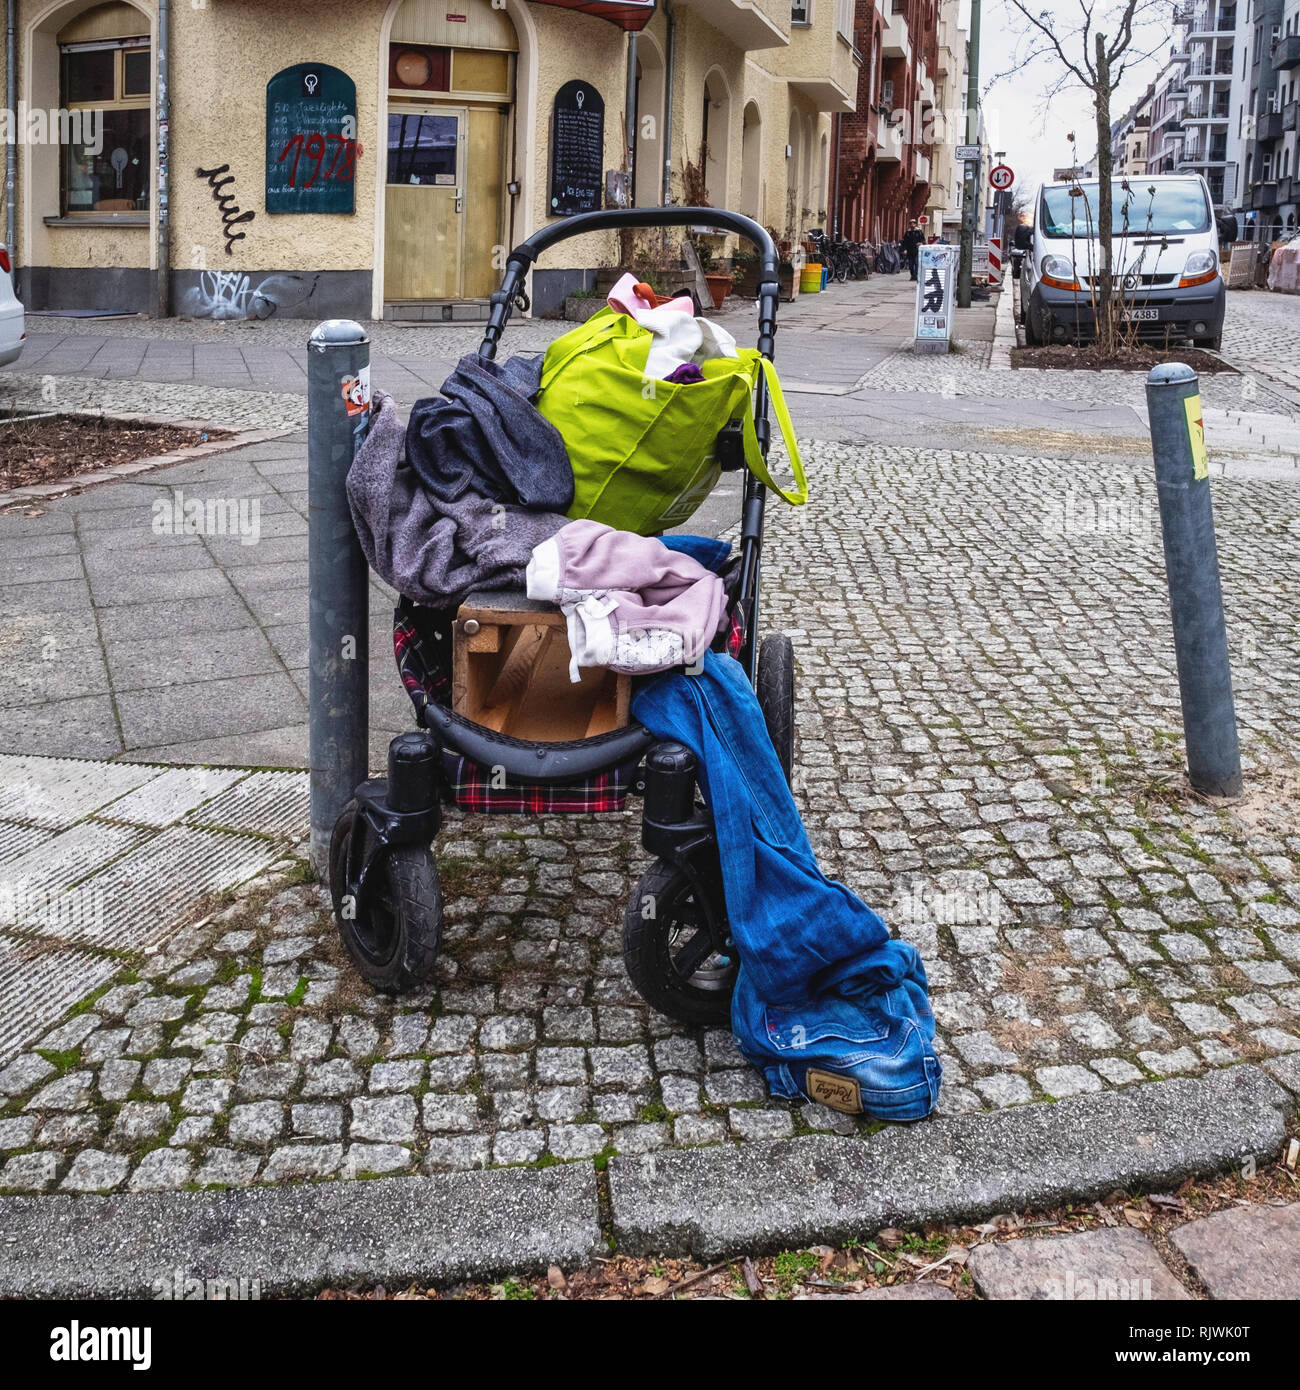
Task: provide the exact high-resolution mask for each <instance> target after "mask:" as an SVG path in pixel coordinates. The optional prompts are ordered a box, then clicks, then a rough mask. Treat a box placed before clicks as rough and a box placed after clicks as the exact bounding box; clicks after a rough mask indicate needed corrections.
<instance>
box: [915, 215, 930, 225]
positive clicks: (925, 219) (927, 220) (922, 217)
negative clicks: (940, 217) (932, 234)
mask: <svg viewBox="0 0 1300 1390" xmlns="http://www.w3.org/2000/svg"><path fill="white" fill-rule="evenodd" d="M916 220H917V221H918V222H919V223H920V224H921V226H923V227H928V226H929V225H930V218H929V217H928V215H927V214H925V213H922V214H921V215H920V217H918V218H917V219H916Z"/></svg>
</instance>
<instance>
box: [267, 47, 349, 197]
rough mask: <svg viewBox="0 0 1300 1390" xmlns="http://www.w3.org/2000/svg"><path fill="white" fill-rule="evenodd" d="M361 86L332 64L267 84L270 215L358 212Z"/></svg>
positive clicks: (287, 72) (303, 67) (296, 70)
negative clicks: (357, 174) (358, 86)
mask: <svg viewBox="0 0 1300 1390" xmlns="http://www.w3.org/2000/svg"><path fill="white" fill-rule="evenodd" d="M360 153H361V146H360V145H359V144H358V143H357V86H356V83H355V82H353V80H352V79H351V78H350V77H349V76H348V75H347V73H345V72H340V71H339V69H338V68H332V67H330V66H329V65H328V64H327V63H298V64H297V65H296V66H294V67H291V68H285V69H284V71H283V72H277V73H276V75H275V76H274V77H273V78H272V79H271V80H270V81H269V82H268V83H267V84H266V210H267V212H353V211H355V209H356V173H357V157H358V156H359V155H360Z"/></svg>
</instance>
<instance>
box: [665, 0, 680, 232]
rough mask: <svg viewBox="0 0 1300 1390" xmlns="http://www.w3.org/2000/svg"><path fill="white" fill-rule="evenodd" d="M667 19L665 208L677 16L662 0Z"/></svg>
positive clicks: (670, 157)
mask: <svg viewBox="0 0 1300 1390" xmlns="http://www.w3.org/2000/svg"><path fill="white" fill-rule="evenodd" d="M664 14H665V15H666V16H667V18H668V43H667V52H666V53H665V55H664V131H663V136H664V182H663V200H664V204H663V205H664V207H667V206H668V205H669V203H671V202H672V200H673V66H674V60H675V58H676V56H677V16H676V14H675V13H674V12H673V7H672V4H671V2H670V0H664Z"/></svg>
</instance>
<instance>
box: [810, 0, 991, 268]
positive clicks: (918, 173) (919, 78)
mask: <svg viewBox="0 0 1300 1390" xmlns="http://www.w3.org/2000/svg"><path fill="white" fill-rule="evenodd" d="M940 6H941V0H854V7H853V27H854V46H855V48H856V50H857V52H858V55H859V57H860V60H861V65H860V67H859V68H858V80H857V90H856V93H855V102H854V109H853V110H852V112H847V113H844V114H842V115H841V116H840V117H839V119H838V122H837V131H836V148H837V151H838V159H837V165H836V168H837V173H836V209H835V210H836V227H837V229H838V231H839V232H840V234H841V235H842V236H847V237H849V238H851V239H853V240H855V241H860V240H864V239H867V240H871V241H882V240H896V239H897V238H899V237H901V236H902V234H903V232H904V231H905V230H906V228H907V225H908V223H909V221H911V219H912V218H916V217H920V216H922V215H923V214H925V213H926V210H927V207H929V206H931V205H932V200H931V185H932V183H934V182H935V181H936V178H935V166H934V159H935V151H936V146H937V145H938V146H942V145H943V144H944V143H945V142H951V140H952V139H953V136H954V135H955V134H958V133H957V132H954V131H951V130H950V129H949V128H948V127H949V125H950V122H949V121H947V120H945V119H944V113H943V112H942V111H941V109H940V107H939V104H938V103H939V87H938V86H937V85H936V84H937V82H943V83H949V82H950V81H951V78H952V76H953V72H954V64H955V54H954V51H953V46H952V45H953V40H954V39H955V37H956V33H957V31H956V29H955V26H954V28H953V29H951V30H950V31H949V46H948V48H947V50H946V52H945V51H943V50H942V49H941V45H940V41H939V36H940V18H939V16H940ZM952 18H953V20H954V21H955V6H953V7H952ZM961 47H962V48H963V49H964V44H962V45H961ZM941 67H942V73H943V75H942V77H940V76H939V73H940V69H941ZM944 90H945V91H946V90H947V88H946V87H945V89H944ZM949 197H950V193H949V190H948V189H947V188H945V190H944V209H945V215H947V214H946V210H947V208H948V207H949V206H950V204H949V202H948V199H949Z"/></svg>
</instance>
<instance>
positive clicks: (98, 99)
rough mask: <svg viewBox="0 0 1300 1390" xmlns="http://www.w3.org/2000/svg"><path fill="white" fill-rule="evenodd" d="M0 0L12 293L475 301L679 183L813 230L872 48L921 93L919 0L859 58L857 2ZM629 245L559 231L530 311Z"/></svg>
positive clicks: (52, 300)
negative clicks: (526, 257)
mask: <svg viewBox="0 0 1300 1390" xmlns="http://www.w3.org/2000/svg"><path fill="white" fill-rule="evenodd" d="M884 2H885V4H886V6H887V7H888V6H893V5H895V3H896V0H884ZM8 3H9V4H10V6H11V12H12V14H13V19H14V31H13V32H14V51H15V53H16V57H17V62H16V64H15V66H14V70H13V71H12V72H6V88H7V98H8V99H7V101H6V102H5V106H6V107H7V108H8V113H9V121H10V129H11V131H12V130H13V127H14V122H15V121H17V120H18V119H19V117H20V115H21V116H22V117H23V119H24V121H26V122H27V123H26V124H22V128H21V129H19V130H17V132H16V136H17V138H16V140H15V142H14V145H13V153H14V170H13V175H14V177H13V181H12V184H11V186H10V189H9V195H8V199H7V205H6V239H7V241H8V243H9V246H10V251H11V254H12V255H13V257H14V260H15V262H16V264H17V267H18V281H19V286H20V292H21V294H22V295H23V297H24V299H25V300H26V302H27V303H28V305H29V306H30V307H32V308H66V309H77V308H81V309H121V310H132V311H146V312H159V311H162V312H166V311H170V312H176V313H185V314H194V315H210V316H213V317H222V318H239V317H265V316H266V315H268V314H271V313H276V314H280V315H282V316H283V315H292V316H296V317H304V318H324V317H328V316H333V315H342V316H347V317H353V318H371V317H382V316H388V317H401V318H416V319H438V318H446V319H451V318H458V319H460V318H464V319H472V318H475V317H481V316H482V315H483V313H484V312H485V310H486V303H487V296H488V295H489V294H490V293H491V292H492V290H493V289H495V287H496V285H497V283H498V281H499V276H500V267H501V259H502V248H503V247H507V246H510V245H513V244H515V243H517V242H519V241H521V240H522V239H523V238H524V237H526V236H528V235H529V234H530V233H531V232H533V231H534V230H536V229H538V228H539V227H541V226H544V225H545V224H546V223H547V222H548V221H550V220H551V219H553V218H556V217H561V216H566V215H569V214H571V213H573V212H577V211H583V210H586V209H589V208H595V207H600V206H605V205H609V204H610V203H614V204H616V205H619V204H622V203H627V202H632V203H636V204H639V205H650V204H659V203H661V202H664V201H674V202H682V201H683V199H684V195H685V193H686V191H687V190H688V189H690V190H693V191H694V192H696V193H697V194H701V195H702V196H704V197H706V198H707V200H708V202H709V203H711V204H712V205H714V206H716V207H731V208H737V209H740V210H741V211H744V212H746V213H749V214H750V215H752V216H754V217H756V218H757V219H758V220H759V221H761V222H762V223H764V224H765V225H768V226H770V227H772V228H774V229H775V230H776V231H777V232H778V234H783V235H787V236H791V237H794V236H798V235H800V234H802V233H803V232H804V231H806V230H807V228H808V227H809V226H815V225H819V224H820V225H826V223H827V219H828V210H829V209H830V207H831V204H832V194H831V187H832V178H833V168H832V163H833V161H832V149H833V147H832V136H833V132H834V125H833V117H834V116H835V115H836V114H837V113H838V114H847V113H849V112H852V111H854V110H855V108H856V107H857V104H858V101H859V92H860V88H861V80H860V79H861V71H862V68H863V67H864V66H866V67H869V68H870V69H871V72H872V75H873V80H875V81H876V83H877V86H876V100H877V101H879V100H880V87H881V85H883V83H884V82H886V81H889V80H891V79H892V81H893V82H894V84H895V87H896V89H897V96H896V98H895V100H896V102H899V103H901V102H903V101H905V100H906V101H908V102H910V101H911V100H913V99H916V100H919V101H922V102H924V101H926V100H929V101H931V102H932V101H933V79H932V77H931V75H930V74H931V70H932V69H933V66H934V62H935V44H934V39H935V34H936V25H935V21H934V13H935V9H936V5H937V0H906V4H905V6H904V7H903V8H901V9H897V10H891V12H890V14H889V16H888V17H887V18H885V17H883V16H882V17H881V24H880V26H879V28H880V30H881V31H882V32H879V33H878V32H876V31H875V30H873V31H872V35H871V37H872V39H873V40H875V39H877V38H879V40H880V42H879V43H876V44H875V45H874V46H868V47H865V48H863V47H862V46H861V45H860V44H857V43H855V25H856V24H857V13H858V8H860V7H858V8H855V5H854V0H793V3H790V0H660V3H656V2H655V0H194V2H193V3H191V4H184V3H176V2H175V0H173V2H172V3H171V4H170V5H169V6H166V7H164V8H163V9H162V10H160V8H159V6H158V4H157V0H113V3H97V2H96V0H8ZM160 14H161V15H163V16H164V22H166V24H167V26H168V32H167V34H166V35H165V38H166V42H165V43H163V42H160V40H161V38H163V37H164V36H162V35H160V32H159V24H160ZM864 55H874V56H868V57H864ZM32 113H35V114H37V115H40V116H41V117H42V120H41V123H40V126H39V129H38V128H37V125H36V124H35V123H32V122H31V121H29V120H28V119H27V118H29V117H30V116H31V115H32ZM50 113H52V114H53V124H52V126H51V123H50V121H49V120H48V116H49V114H50ZM73 117H76V120H75V122H74V121H73V119H72V118H73ZM52 131H53V133H51V132H52ZM928 157H929V156H928V150H922V149H921V148H920V147H913V148H910V149H909V151H908V152H905V153H904V154H903V155H900V156H895V157H894V163H895V165H897V166H898V167H897V169H896V170H895V171H894V172H893V173H892V175H888V176H887V169H886V163H885V160H886V158H887V157H886V156H883V155H882V157H881V165H880V170H881V174H880V177H879V179H878V180H876V181H875V182H873V185H872V189H873V193H872V196H873V197H874V199H875V202H874V204H873V206H874V207H875V208H877V209H880V210H885V213H884V215H886V216H892V217H894V218H895V220H896V218H897V216H900V215H903V213H904V212H905V211H906V210H908V209H911V208H913V207H918V206H919V205H920V203H918V194H917V192H916V190H918V189H920V190H921V193H920V195H919V197H920V199H921V201H922V202H923V198H924V189H925V188H926V187H927V186H928V181H929V170H928ZM890 225H891V226H892V225H894V223H892V222H891V224H890ZM730 247H731V243H730V242H725V241H723V240H719V241H718V243H717V250H718V251H719V252H721V253H723V254H725V253H726V252H727V251H728V250H729V249H730ZM623 254H624V248H623V247H621V245H620V243H619V241H618V239H617V238H616V237H615V236H613V235H601V236H588V237H585V238H580V239H575V240H573V241H569V242H565V243H563V244H562V245H561V246H560V247H557V248H556V249H555V251H554V252H552V253H548V255H547V256H546V257H545V259H544V261H543V264H542V265H541V266H539V267H538V268H537V269H536V270H535V271H534V272H533V274H532V276H531V278H530V285H529V292H530V294H531V296H532V304H533V309H534V312H538V313H545V312H548V311H550V310H552V309H554V308H555V307H556V306H558V305H559V304H560V303H561V302H562V300H563V298H564V296H565V295H566V294H568V293H571V292H572V291H574V290H576V289H581V288H586V287H588V286H590V285H591V284H592V283H593V280H594V276H595V273H596V270H597V269H598V268H600V267H603V266H606V265H610V264H615V263H617V262H618V261H619V260H620V259H621V258H622V257H623Z"/></svg>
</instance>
